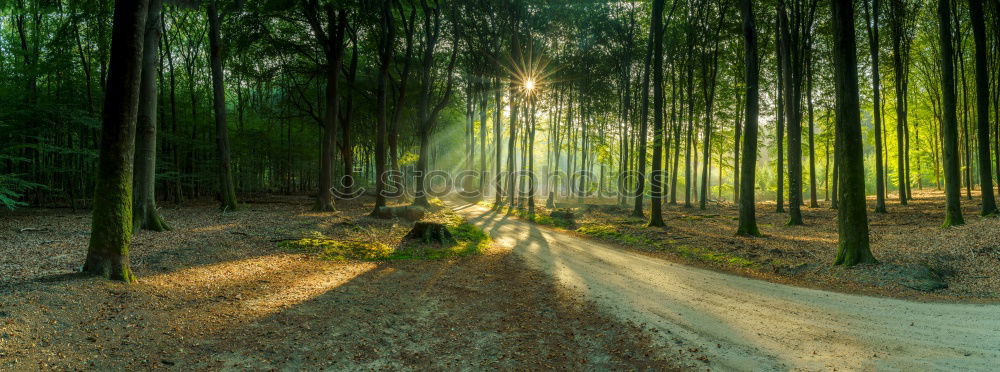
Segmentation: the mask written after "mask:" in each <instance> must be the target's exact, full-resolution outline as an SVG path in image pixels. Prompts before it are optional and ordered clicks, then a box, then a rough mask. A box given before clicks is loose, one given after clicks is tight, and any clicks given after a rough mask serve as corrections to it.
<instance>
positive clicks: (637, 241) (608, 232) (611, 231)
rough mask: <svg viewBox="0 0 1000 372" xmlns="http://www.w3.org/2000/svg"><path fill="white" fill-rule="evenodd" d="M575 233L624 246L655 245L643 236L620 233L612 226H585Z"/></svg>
mask: <svg viewBox="0 0 1000 372" xmlns="http://www.w3.org/2000/svg"><path fill="white" fill-rule="evenodd" d="M576 232H578V233H581V234H584V235H588V236H593V237H595V238H600V239H607V240H612V241H616V242H618V243H622V244H626V245H643V246H648V245H652V244H654V243H655V242H654V241H653V240H652V239H650V238H647V237H645V236H638V235H633V234H627V233H623V232H620V231H618V229H616V228H615V227H614V226H612V225H587V226H583V227H581V228H579V229H576Z"/></svg>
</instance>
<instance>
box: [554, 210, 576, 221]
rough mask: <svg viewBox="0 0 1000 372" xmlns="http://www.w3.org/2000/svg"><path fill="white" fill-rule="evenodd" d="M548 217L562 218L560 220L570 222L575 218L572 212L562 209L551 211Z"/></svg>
mask: <svg viewBox="0 0 1000 372" xmlns="http://www.w3.org/2000/svg"><path fill="white" fill-rule="evenodd" d="M549 216H551V217H554V218H562V219H565V220H570V221H572V220H573V219H574V218H576V215H575V214H574V213H573V210H572V209H569V208H562V209H556V210H553V211H552V212H551V213H549Z"/></svg>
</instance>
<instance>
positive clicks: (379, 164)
mask: <svg viewBox="0 0 1000 372" xmlns="http://www.w3.org/2000/svg"><path fill="white" fill-rule="evenodd" d="M391 4H392V2H391V0H382V4H381V5H382V6H381V18H382V19H381V22H379V28H380V31H381V37H380V38H379V45H378V51H379V62H380V63H379V69H378V80H377V82H376V85H375V100H376V103H375V111H376V113H375V116H376V117H377V119H376V120H377V123H376V127H375V208H374V210H372V215H373V216H385V214H380V213H378V212H379V208H382V207H385V205H386V200H385V198H386V182H387V181H388V176H389V174H388V173H387V170H388V169H386V160H387V159H386V158H387V157H388V155H389V154H387V149H386V134H387V133H386V132H388V121H389V118H388V108H387V105H388V98H387V97H386V95H387V91H388V83H389V66H390V65H392V52H393V41H395V36H396V25H395V24H393V20H394V18H393V16H392V12H391V11H390V6H391ZM355 44H356V43H355ZM357 54H358V53H357V49H355V51H354V55H355V56H354V57H352V58H351V59H352V62H351V65H356V61H357Z"/></svg>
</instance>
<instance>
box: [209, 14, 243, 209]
mask: <svg viewBox="0 0 1000 372" xmlns="http://www.w3.org/2000/svg"><path fill="white" fill-rule="evenodd" d="M208 24H209V31H208V38H209V45H210V49H211V54H210V55H211V58H210V59H211V65H212V91H213V93H214V97H215V143H216V150H217V151H218V159H217V161H218V165H219V169H218V172H219V200H220V202H221V203H222V204H221V206H220V208H221V209H222V210H234V209H236V208H237V205H236V185H235V184H234V183H233V171H232V168H231V164H232V162H231V161H230V159H229V128H228V126H227V123H226V89H225V82H224V81H223V75H222V40H221V37H220V36H219V28H220V21H219V11H218V9H217V8H216V5H215V1H212V2H210V3H209V5H208Z"/></svg>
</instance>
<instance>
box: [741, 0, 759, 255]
mask: <svg viewBox="0 0 1000 372" xmlns="http://www.w3.org/2000/svg"><path fill="white" fill-rule="evenodd" d="M739 7H740V16H741V17H742V18H743V58H744V62H743V68H744V72H743V74H744V76H743V80H744V81H745V83H746V93H745V96H746V108H745V110H746V115H745V117H746V124H745V125H744V126H745V128H744V129H743V131H744V134H743V163H741V164H740V173H742V174H741V175H740V178H741V181H740V194H739V203H740V221H739V222H740V224H739V227H738V228H737V229H736V235H744V236H760V230H758V229H757V216H756V210H755V208H756V205H755V202H756V195H755V193H754V186H755V183H756V181H755V177H756V171H757V116H758V114H759V111H760V106H759V105H760V85H759V84H760V83H759V81H760V65H759V64H758V63H759V62H758V59H757V26H756V22H755V20H754V11H753V0H740V2H739Z"/></svg>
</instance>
